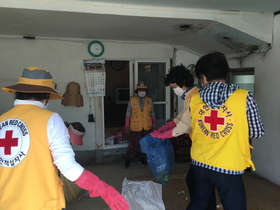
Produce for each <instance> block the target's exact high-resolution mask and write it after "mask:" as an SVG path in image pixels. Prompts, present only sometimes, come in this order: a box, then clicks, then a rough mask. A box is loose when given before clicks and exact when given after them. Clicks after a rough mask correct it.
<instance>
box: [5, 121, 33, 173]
mask: <svg viewBox="0 0 280 210" xmlns="http://www.w3.org/2000/svg"><path fill="white" fill-rule="evenodd" d="M29 147H30V135H29V131H28V129H27V126H26V125H25V123H24V122H23V121H21V120H19V119H7V120H5V121H2V122H0V166H2V167H6V168H12V167H15V166H17V165H18V164H19V163H21V162H22V160H23V159H24V158H25V157H26V155H27V153H28V150H29Z"/></svg>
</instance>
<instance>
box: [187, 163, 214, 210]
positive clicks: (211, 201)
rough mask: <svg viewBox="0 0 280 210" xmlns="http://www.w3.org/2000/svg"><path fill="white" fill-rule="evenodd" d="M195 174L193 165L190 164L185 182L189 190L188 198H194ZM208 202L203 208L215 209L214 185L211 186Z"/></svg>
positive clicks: (207, 209) (206, 209)
mask: <svg viewBox="0 0 280 210" xmlns="http://www.w3.org/2000/svg"><path fill="white" fill-rule="evenodd" d="M195 181H196V180H195V176H194V165H193V164H191V166H190V169H189V171H188V173H187V176H186V183H187V186H188V190H189V195H190V200H193V199H194V196H195V183H196V182H195ZM209 196H210V197H209V203H208V205H207V207H206V208H205V210H216V209H217V208H216V205H217V204H216V192H215V187H213V188H212V191H211V192H210V194H209Z"/></svg>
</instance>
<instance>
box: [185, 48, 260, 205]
mask: <svg viewBox="0 0 280 210" xmlns="http://www.w3.org/2000/svg"><path fill="white" fill-rule="evenodd" d="M228 72H229V66H228V63H227V60H226V57H225V55H224V54H223V53H220V52H214V53H210V54H207V55H204V56H202V57H201V58H200V59H199V60H198V61H197V63H196V66H195V73H196V76H197V78H198V79H199V80H200V81H201V84H202V88H201V89H200V90H199V93H196V94H194V95H193V96H192V98H191V101H190V122H191V129H192V130H191V133H190V136H191V139H192V147H191V158H192V164H193V168H194V177H195V191H196V194H195V196H194V197H193V198H192V199H191V201H190V203H189V205H188V207H187V210H199V209H201V210H202V209H206V206H207V203H208V201H209V199H210V192H211V190H212V188H213V187H215V188H216V189H217V191H218V194H219V197H220V201H221V203H222V205H223V208H224V209H225V210H246V195H245V188H244V185H243V181H242V177H241V175H242V174H243V173H244V170H245V169H246V168H247V167H252V169H253V170H255V167H254V164H253V162H252V160H251V153H250V149H251V148H252V147H251V145H250V141H249V140H250V139H257V138H260V137H261V136H263V135H264V131H265V128H264V125H263V123H262V121H261V119H260V115H259V111H258V108H257V104H256V102H255V100H254V98H253V96H252V93H251V92H250V91H247V90H244V89H240V88H239V87H238V86H237V85H235V84H227V83H226V79H227V76H228Z"/></svg>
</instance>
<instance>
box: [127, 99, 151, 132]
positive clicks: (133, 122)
mask: <svg viewBox="0 0 280 210" xmlns="http://www.w3.org/2000/svg"><path fill="white" fill-rule="evenodd" d="M130 105H131V110H132V112H131V116H130V130H131V131H142V130H143V129H144V130H150V129H152V118H151V111H152V108H153V106H152V105H153V101H152V99H151V98H149V97H147V96H145V97H144V108H143V111H142V110H141V108H140V104H139V100H138V96H136V97H132V98H131V99H130Z"/></svg>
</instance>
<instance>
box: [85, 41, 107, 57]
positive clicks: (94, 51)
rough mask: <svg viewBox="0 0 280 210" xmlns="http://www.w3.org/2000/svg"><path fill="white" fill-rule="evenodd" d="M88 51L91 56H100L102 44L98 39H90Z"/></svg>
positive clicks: (102, 51) (102, 50)
mask: <svg viewBox="0 0 280 210" xmlns="http://www.w3.org/2000/svg"><path fill="white" fill-rule="evenodd" d="M88 52H89V54H90V55H92V56H93V57H100V56H101V55H103V53H104V45H103V44H102V43H101V42H100V41H96V40H95V41H92V42H90V43H89V44H88Z"/></svg>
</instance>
